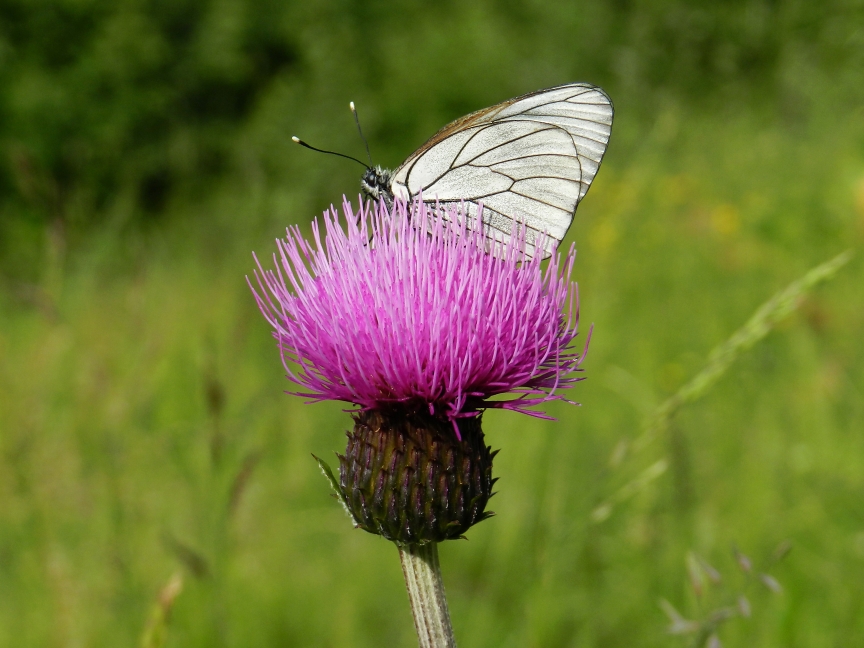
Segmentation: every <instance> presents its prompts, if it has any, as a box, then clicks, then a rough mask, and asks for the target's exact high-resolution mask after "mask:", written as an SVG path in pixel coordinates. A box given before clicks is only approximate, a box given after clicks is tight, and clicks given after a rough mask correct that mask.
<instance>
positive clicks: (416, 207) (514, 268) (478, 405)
mask: <svg viewBox="0 0 864 648" xmlns="http://www.w3.org/2000/svg"><path fill="white" fill-rule="evenodd" d="M343 214H344V218H340V215H339V213H338V212H337V211H336V210H335V209H331V210H330V211H329V212H325V214H324V218H323V222H324V228H323V229H324V232H323V233H322V231H321V228H320V226H319V223H318V222H317V221H316V222H315V223H313V226H312V227H313V236H312V239H313V242H312V243H311V244H310V243H309V242H307V241H306V240H304V238H303V237H302V235H301V233H300V231H299V229H298V228H296V227H293V228H289V230H288V236H287V238H286V239H284V240H280V241H278V242H277V245H278V253H279V254H278V257H277V256H275V255H274V263H275V264H276V269H275V271H274V270H266V271H265V270H264V269H263V268H262V267H261V264H260V263H258V269H257V270H256V272H255V276H256V279H257V286H255V285H252V289H253V292H254V294H255V299H256V301H257V303H258V306H259V308H260V309H261V312H262V313H263V314H264V316H265V318H266V319H267V321H268V322H269V323H270V325H271V326H272V327H273V331H274V336H275V338H276V339H277V341H278V345H279V348H280V350H281V353H282V358H283V364H284V366H285V370H286V372H287V374H288V378H289V379H290V380H291V381H292V382H294V383H295V384H296V385H298V389H296V390H295V391H293V392H289V393H295V394H298V395H301V396H305V397H306V398H308V399H310V400H311V401H320V400H341V401H345V402H348V403H352V404H354V405H356V406H358V409H356V410H354V411H353V416H354V420H355V428H354V430H353V432H350V433H349V434H348V437H349V442H348V448H347V450H346V453H345V456H340V457H339V459H340V479H339V482H338V484H335V486H336V488H337V490H338V492H339V496H340V498H341V499H342V501H343V503H344V504H345V505H346V508H347V509H348V510H349V512H350V513H351V515H352V517H353V519H354V521H355V522H356V524H357V525H358V526H360V527H362V528H364V529H366V530H367V531H370V532H372V533H378V534H381V535H383V536H384V537H386V538H388V539H390V540H393V541H395V542H397V543H400V544H423V543H426V542H438V541H441V540H445V539H449V538H455V537H459V536H461V535H462V534H463V533H464V532H465V531H466V530H467V529H468V528H469V527H470V526H472V525H473V524H475V523H476V522H478V521H480V520H482V519H484V518H486V517H488V516H489V515H490V514H489V513H488V512H487V511H486V510H485V509H486V503H487V502H488V499H489V497H490V496H491V495H492V486H493V484H494V481H495V480H493V479H492V476H491V475H492V458H493V453H492V452H491V449H490V448H489V447H487V446H486V445H485V442H484V438H483V432H482V428H481V425H480V423H481V420H480V419H481V413H482V411H483V410H484V409H486V408H489V407H499V408H505V409H511V410H515V411H517V412H522V413H525V414H530V415H533V416H539V417H543V418H549V417H548V416H546V415H545V414H544V413H543V412H542V411H539V410H536V409H531V408H533V407H536V406H538V405H540V404H542V403H544V402H546V401H550V400H556V399H563V396H562V394H561V390H562V389H565V388H569V387H571V386H572V385H573V384H574V383H575V382H577V381H579V380H581V379H582V378H580V377H578V376H577V374H576V372H578V371H579V364H580V363H581V361H582V359H583V357H584V352H581V353H580V352H578V351H576V350H573V349H572V348H571V347H570V344H571V342H573V340H574V338H575V337H576V335H577V324H578V297H577V292H576V286H575V284H573V283H571V282H570V274H571V270H572V267H573V262H574V259H575V251H574V249H573V248H571V249H570V251H569V253H568V254H567V255H566V256H565V257H564V261H563V264H562V261H561V259H560V258H559V255H557V254H553V255H552V258H551V259H550V260H549V262H548V265H546V267H545V269H544V267H543V266H542V265H541V261H540V259H539V258H529V257H528V256H527V255H526V254H525V232H524V228H516V230H517V231H515V232H514V235H513V236H512V237H511V239H510V241H509V242H508V243H507V244H504V245H501V246H499V247H498V249H497V250H496V253H495V254H490V253H489V250H488V241H487V239H486V237H485V236H484V235H483V233H482V231H483V227H482V225H481V224H480V222H479V221H478V222H476V223H468V222H467V219H466V218H464V217H462V215H461V214H460V213H457V212H456V211H453V210H449V211H444V210H441V211H440V212H439V211H436V210H433V209H431V208H429V207H427V206H426V205H425V204H424V203H422V202H420V201H417V202H415V203H413V204H411V205H406V204H404V203H403V204H398V203H397V204H396V205H395V206H394V208H393V209H392V211H388V210H387V208H386V207H385V206H384V205H383V204H381V205H377V206H373V205H371V204H367V205H366V206H362V207H361V208H360V209H359V211H356V212H355V211H354V210H353V209H352V207H351V205H350V204H349V203H348V202H347V200H346V201H345V202H344V203H343ZM478 218H479V217H478ZM469 225H470V226H469ZM256 262H257V258H256ZM250 285H251V283H250ZM493 397H497V398H495V400H492V399H493Z"/></svg>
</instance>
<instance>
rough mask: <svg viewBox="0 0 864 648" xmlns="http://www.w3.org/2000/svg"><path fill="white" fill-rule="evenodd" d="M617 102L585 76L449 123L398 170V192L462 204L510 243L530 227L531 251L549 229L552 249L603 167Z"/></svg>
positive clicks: (493, 233)
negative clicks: (519, 227) (518, 229)
mask: <svg viewBox="0 0 864 648" xmlns="http://www.w3.org/2000/svg"><path fill="white" fill-rule="evenodd" d="M612 115H613V109H612V102H611V101H610V100H609V97H608V96H606V94H605V93H604V92H603V91H602V90H600V89H599V88H597V87H595V86H592V85H588V84H585V83H571V84H568V85H563V86H558V87H556V88H550V89H548V90H540V91H538V92H532V93H530V94H527V95H524V96H522V97H517V98H515V99H510V100H508V101H505V102H503V103H500V104H497V105H495V106H491V107H489V108H485V109H483V110H479V111H477V112H475V113H471V114H470V115H466V116H465V117H462V118H460V119H457V120H456V121H454V122H452V123H451V124H448V125H447V126H445V127H444V128H442V129H441V130H440V131H438V132H437V133H436V134H435V135H433V136H432V137H431V138H430V139H429V141H427V142H426V143H425V144H424V145H423V146H421V147H420V148H419V149H418V150H417V151H416V152H415V153H414V154H413V155H411V156H410V157H409V158H408V159H407V160H406V161H405V162H404V164H402V166H400V167H399V168H398V169H396V171H395V172H394V174H393V181H392V184H391V190H392V193H393V195H394V196H396V197H398V198H402V199H412V198H414V197H415V196H418V195H421V192H422V196H423V200H424V201H426V202H430V203H434V202H436V201H437V202H439V203H440V204H443V205H453V206H457V207H458V206H459V205H464V207H463V208H464V209H465V211H466V212H468V215H469V216H476V214H477V212H478V210H479V206H480V205H481V204H482V205H483V229H484V233H485V234H486V235H487V236H488V237H489V238H490V239H492V240H494V241H496V242H497V243H502V244H503V243H505V242H506V241H507V240H508V239H509V237H510V233H511V232H512V230H513V226H514V223H520V224H523V225H525V226H526V227H527V230H528V231H527V235H528V236H527V243H528V250H527V252H528V253H529V254H533V250H534V244H535V243H537V241H538V237H539V236H540V235H541V234H544V233H545V234H546V235H547V240H546V242H545V243H544V245H543V248H544V249H543V251H542V253H543V255H544V256H547V255H548V254H549V252H550V250H551V248H552V247H553V246H554V245H555V244H557V243H558V242H559V241H561V239H563V238H564V235H565V234H566V233H567V229H568V228H569V227H570V223H571V222H572V220H573V214H574V212H575V210H576V206H577V205H578V203H579V201H580V200H582V198H584V197H585V193H586V192H587V191H588V187H589V186H590V185H591V182H592V181H593V180H594V176H595V175H596V174H597V169H598V168H599V166H600V161H601V160H602V159H603V154H604V153H605V152H606V145H607V144H608V142H609V135H610V133H611V130H612Z"/></svg>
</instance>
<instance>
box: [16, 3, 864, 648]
mask: <svg viewBox="0 0 864 648" xmlns="http://www.w3.org/2000/svg"><path fill="white" fill-rule="evenodd" d="M573 80H586V81H591V82H593V83H596V84H598V85H601V86H603V87H604V88H605V89H606V90H607V91H608V92H609V94H610V95H611V96H612V97H613V99H614V100H615V104H616V110H617V114H616V123H615V127H614V132H613V141H612V144H611V146H610V149H609V153H608V155H607V158H606V160H605V162H604V165H603V169H602V171H601V173H600V174H599V176H598V179H597V181H596V183H595V185H594V187H593V188H592V190H591V192H590V193H589V195H588V198H587V199H586V201H585V202H584V204H583V205H582V206H581V207H580V210H579V214H578V215H577V218H576V221H575V223H574V227H573V229H572V230H571V234H570V235H569V236H568V240H567V242H568V243H569V241H570V240H574V241H576V242H577V244H578V247H579V251H580V256H579V261H578V263H577V275H578V278H579V280H580V285H581V290H582V317H583V322H584V323H585V325H586V328H587V325H588V324H590V323H593V324H594V325H595V329H594V337H593V338H592V345H591V353H590V356H589V360H588V361H587V363H586V368H587V372H588V374H587V375H588V376H589V380H588V381H586V382H585V383H582V384H581V385H580V389H579V390H577V391H578V394H577V398H578V399H579V400H580V401H581V402H582V403H583V406H582V407H581V408H578V409H577V408H572V407H568V406H565V405H560V406H553V407H552V408H551V410H552V411H553V413H554V414H555V415H556V416H557V417H559V421H558V422H554V423H548V422H542V421H535V420H531V419H527V418H525V417H520V416H518V415H513V414H509V415H508V414H507V413H501V412H490V413H488V414H487V416H486V430H487V435H488V438H489V440H490V442H491V443H492V444H493V446H494V447H496V448H498V447H500V448H501V449H502V451H501V453H500V455H499V457H498V459H497V460H496V474H497V475H498V476H499V477H501V481H500V482H499V495H498V496H497V497H496V498H495V501H494V504H495V506H494V507H493V508H495V510H496V511H497V512H498V516H497V517H496V518H494V519H493V520H491V521H489V522H484V523H483V524H482V525H479V526H478V527H477V528H475V529H473V530H472V531H471V534H470V540H469V541H468V542H453V543H448V544H447V545H445V546H444V547H442V562H443V566H444V570H445V580H446V582H447V585H448V591H449V594H450V596H451V605H452V608H453V615H454V624H455V628H456V633H457V637H458V639H459V640H460V645H464V646H471V647H473V646H490V647H491V646H520V647H521V646H543V647H554V646H562V647H564V646H577V645H578V646H604V647H606V646H628V647H629V646H665V645H676V644H678V643H679V641H678V638H677V637H670V636H668V635H667V634H666V632H665V628H666V625H667V620H666V618H665V616H664V615H663V613H662V611H661V610H660V608H659V607H658V606H657V600H658V599H659V598H661V597H662V598H665V599H668V600H669V601H671V602H672V603H673V604H674V605H675V607H677V608H678V609H679V610H681V611H682V612H683V613H686V614H688V615H696V614H697V611H696V607H697V604H699V601H698V600H697V599H698V598H699V597H697V596H696V594H695V592H694V589H693V587H692V586H691V585H689V584H688V576H687V573H688V571H687V564H688V562H687V556H688V552H690V551H692V552H695V554H693V555H696V554H698V555H700V556H703V557H704V558H705V559H707V560H708V561H709V562H711V563H712V564H714V565H715V566H717V567H718V568H720V569H721V571H722V572H723V574H724V577H725V578H726V580H727V581H730V580H731V581H733V583H730V584H729V585H730V587H733V588H734V580H735V571H736V569H737V568H736V567H735V566H734V565H735V562H734V560H733V558H732V555H731V552H730V549H729V548H730V546H731V545H732V543H737V545H738V546H740V547H741V548H742V550H743V551H745V552H746V553H748V554H750V555H752V556H753V558H754V560H757V561H758V559H759V558H760V557H767V556H769V555H770V554H771V552H772V551H773V550H774V548H775V547H776V546H777V545H778V544H779V543H780V542H781V541H783V540H787V539H788V540H791V541H792V543H793V546H794V549H793V550H792V552H791V554H790V555H789V556H788V557H787V558H786V560H785V561H784V562H783V563H781V564H780V565H779V566H777V567H776V568H775V569H774V571H773V572H772V573H773V574H774V576H775V577H776V578H777V579H778V580H779V581H780V582H781V583H782V584H783V586H784V590H783V593H782V594H780V595H771V594H770V592H768V591H767V590H765V591H764V592H763V591H762V590H760V589H759V588H754V589H753V590H752V591H751V592H749V593H748V595H749V596H750V598H751V603H752V605H753V609H754V614H753V617H752V618H750V619H748V620H740V621H739V622H736V623H730V624H729V625H728V626H726V627H724V628H723V629H722V631H721V637H722V639H723V641H724V643H725V645H728V646H754V645H758V646H808V647H811V646H813V647H820V646H837V645H843V646H848V645H856V644H859V643H862V641H864V621H862V619H864V614H862V610H861V601H862V600H864V596H862V594H864V591H862V584H861V579H860V578H858V577H857V575H858V574H860V573H861V570H862V568H864V515H862V513H861V510H862V509H861V506H860V502H861V497H862V495H864V440H862V437H861V433H860V429H861V421H862V418H864V374H862V369H861V367H862V366H864V362H862V360H864V358H862V355H864V354H862V349H861V344H860V331H861V330H862V325H864V307H862V300H861V291H860V288H859V287H860V286H861V285H862V280H864V276H862V272H864V271H862V267H861V262H860V260H853V261H852V263H851V264H850V265H849V266H847V267H846V268H845V269H843V270H841V271H840V273H839V274H838V276H837V277H836V278H835V279H834V280H833V281H832V282H830V283H829V284H827V285H825V286H822V287H820V288H818V289H816V290H815V291H814V292H813V293H812V294H810V296H808V297H807V298H806V299H805V300H804V301H803V302H801V303H800V304H799V308H798V309H797V311H796V313H795V314H793V315H792V316H791V317H789V318H787V319H785V320H783V322H781V324H780V325H779V327H778V328H777V330H775V331H773V332H772V333H771V334H770V335H769V336H768V337H767V338H766V339H765V340H764V341H763V342H761V343H760V344H759V345H758V346H756V347H755V348H754V349H753V350H751V351H750V352H748V353H747V354H746V355H744V356H743V357H741V358H740V359H739V360H738V361H737V363H736V364H734V365H733V366H732V367H731V369H730V370H729V372H728V373H727V374H726V376H725V377H724V378H723V379H722V380H721V381H720V382H719V383H717V385H716V386H715V387H714V388H713V390H712V391H711V392H710V393H709V394H708V395H707V396H705V397H704V398H703V399H702V400H700V401H698V402H696V403H692V404H690V405H687V406H686V407H684V408H683V409H682V410H681V411H680V412H679V413H678V415H677V416H676V417H675V418H674V419H673V420H672V423H671V425H670V427H669V428H668V430H666V431H665V433H664V434H663V435H661V436H660V437H659V438H657V439H656V440H655V441H654V443H652V444H650V445H649V446H647V447H646V448H645V449H643V450H642V451H640V452H636V453H631V454H630V455H628V457H627V458H626V459H625V460H623V461H618V460H617V459H618V457H620V453H616V448H619V449H620V448H621V447H622V445H621V444H622V442H628V441H632V440H634V439H636V438H637V437H639V435H640V433H641V430H642V425H643V421H644V419H645V417H646V416H648V415H649V414H650V412H651V411H653V408H654V407H656V406H657V405H658V404H659V403H661V402H662V401H663V400H665V398H666V397H668V396H669V395H670V394H672V393H674V392H675V391H676V390H677V389H678V388H679V387H681V385H682V384H684V383H685V382H686V381H687V380H688V379H689V378H690V377H691V376H693V375H694V374H695V373H697V372H698V371H699V370H700V369H701V367H702V366H703V365H704V362H705V358H706V357H707V355H708V353H709V351H710V350H711V349H712V348H713V347H714V346H716V345H717V344H719V343H720V342H722V341H723V340H724V339H726V338H727V337H728V336H729V335H731V334H732V333H733V331H735V330H736V329H737V328H738V327H739V326H740V325H741V324H742V323H743V322H744V321H745V320H746V319H747V318H748V317H749V316H750V315H751V314H752V313H753V312H754V311H755V310H756V309H757V307H758V306H759V305H760V304H761V303H762V302H764V301H765V300H766V299H768V297H769V296H771V295H772V294H773V293H775V292H776V291H778V290H779V289H781V288H782V287H783V286H785V285H787V284H788V283H790V282H791V281H792V280H794V279H796V278H798V277H800V276H801V275H803V274H804V273H805V272H806V271H807V270H808V269H809V268H811V267H812V266H814V265H816V264H818V263H820V262H822V261H824V260H826V259H828V258H830V257H833V256H834V255H835V254H837V253H839V252H841V251H842V250H844V249H847V248H853V249H857V248H860V247H861V244H862V236H864V119H862V118H864V110H862V99H864V96H862V95H864V90H862V88H864V5H862V3H861V2H860V1H857V0H826V1H825V2H822V3H809V2H799V1H796V0H777V1H774V2H767V1H755V0H748V1H743V0H742V1H729V2H724V3H715V4H714V5H706V4H704V3H698V2H688V1H684V0H667V1H662V0H654V1H650V2H649V1H643V2H628V1H616V2H606V3H588V2H557V3H550V2H539V1H538V2H534V1H530V0H524V1H514V0H499V1H491V0H479V1H477V2H472V3H470V4H469V3H456V2H439V3H420V2H411V1H407V0H400V1H398V2H389V3H381V2H369V1H367V2H349V1H348V0H322V1H320V2H316V3H297V2H295V3H286V2H275V1H272V0H247V1H245V2H224V1H219V0H212V1H207V0H196V1H192V0H181V1H174V2H164V1H160V0H149V1H148V0H115V1H114V2H106V1H104V0H37V1H36V2H34V1H32V0H3V2H2V3H0V462H2V469H0V644H2V645H10V646H11V645H15V646H31V645H32V646H78V645H134V644H135V643H137V642H139V640H140V638H141V636H142V633H144V632H145V626H146V625H147V624H148V619H150V621H149V623H151V626H152V623H153V619H163V617H164V619H163V621H164V620H165V619H167V622H168V625H167V634H166V635H165V637H167V639H166V640H167V643H166V645H168V646H244V647H245V646H271V645H302V646H381V645H388V646H390V645H412V643H413V642H414V639H413V629H412V627H411V620H410V614H409V611H408V606H407V601H406V600H405V594H404V592H403V589H402V587H403V586H402V584H401V574H400V572H399V567H398V561H397V559H396V554H395V550H394V549H393V548H392V547H391V546H389V545H388V544H387V543H386V542H384V541H382V540H379V539H377V538H374V537H372V536H369V535H367V534H364V533H362V532H359V531H353V530H352V529H351V528H350V525H349V524H348V522H347V520H346V519H345V518H344V514H343V513H342V512H341V510H340V509H339V507H338V506H337V505H336V504H335V503H334V502H333V501H332V500H330V498H329V497H328V495H327V493H328V487H327V484H326V482H325V481H324V479H323V478H322V477H321V476H320V474H319V473H318V472H317V467H316V466H315V463H314V461H313V460H312V458H311V457H310V453H311V452H315V453H316V454H319V455H321V456H326V455H327V454H328V453H329V452H331V451H333V450H341V449H342V446H343V445H344V441H343V439H344V437H343V436H342V434H343V431H344V430H345V428H346V427H347V426H348V424H349V420H348V418H347V417H346V415H345V414H344V413H342V411H341V407H340V406H339V405H335V404H334V405H332V406H330V405H316V406H305V405H303V404H302V403H301V402H300V401H299V400H297V399H294V398H290V397H287V396H284V395H283V394H281V390H282V389H284V388H286V383H285V382H284V380H283V378H282V370H281V368H280V365H279V361H278V357H277V354H276V352H275V349H274V347H273V343H272V341H271V339H270V338H269V334H268V331H267V328H266V326H265V324H264V322H263V320H262V319H261V317H260V316H259V315H258V314H257V312H256V311H255V308H254V304H253V301H252V299H251V297H250V295H249V294H248V289H247V288H246V286H245V283H244V275H245V274H246V273H247V272H249V270H250V269H251V267H252V262H251V257H250V251H251V250H256V251H258V252H259V253H260V254H262V255H266V254H267V253H268V251H270V250H272V249H273V247H272V240H273V238H274V237H276V236H279V235H280V233H281V232H282V231H284V227H285V226H286V225H289V224H294V223H300V224H301V225H302V226H304V227H305V226H306V224H308V223H309V222H310V221H311V219H312V217H314V215H316V214H318V213H320V211H321V210H322V209H323V208H325V207H326V206H327V205H329V204H330V203H331V202H337V203H338V201H339V200H340V198H341V195H342V194H343V193H347V194H348V195H349V196H353V195H354V192H356V191H357V186H358V185H357V178H358V175H359V173H358V172H359V168H358V167H356V166H355V165H352V164H350V163H347V162H345V161H343V160H339V159H335V158H333V159H331V158H326V157H323V156H319V157H316V156H315V155H314V154H312V153H310V152H308V151H303V150H301V149H299V148H297V147H294V146H292V145H291V143H290V136H291V135H292V134H297V135H300V136H302V137H303V138H304V139H307V140H308V141H310V142H312V143H313V144H317V145H320V146H324V147H329V148H336V149H338V150H341V151H345V152H347V153H352V154H358V155H360V154H361V153H362V144H361V143H360V141H359V138H357V135H356V132H355V130H354V126H353V123H352V121H351V118H350V115H349V113H348V111H347V103H348V101H349V100H354V101H355V102H356V103H357V105H358V107H359V110H360V115H361V118H362V120H363V123H364V128H365V130H366V132H367V135H368V136H369V139H370V144H371V148H372V154H373V157H374V158H375V161H376V162H378V163H381V164H384V165H388V166H395V165H396V164H398V163H399V162H400V161H401V159H403V158H404V157H405V156H406V155H407V154H408V153H409V152H410V151H412V150H413V148H414V147H416V146H418V145H419V144H420V143H422V141H423V140H424V139H425V138H426V137H427V136H428V135H430V134H431V133H432V132H434V130H436V129H437V128H438V127H440V126H441V125H442V124H444V123H446V122H447V121H448V120H450V119H453V118H456V117H458V116H460V115H462V114H464V113H467V112H469V111H471V110H474V109H477V108H480V107H483V106H486V105H490V104H492V103H494V102H496V101H500V100H502V99H505V98H507V97H511V96H515V95H517V94H521V93H523V92H527V91H530V90H534V89H537V88H542V87H547V86H551V85H555V84H558V83H563V82H567V81H573ZM658 461H663V462H665V465H666V466H668V469H667V470H666V471H665V472H663V473H662V474H657V475H655V477H654V478H653V479H651V480H648V481H647V482H646V483H645V484H644V485H643V486H642V487H641V488H638V489H636V493H635V495H634V496H632V497H629V498H627V499H626V501H623V502H622V503H621V504H620V505H619V506H617V507H616V508H615V510H614V511H613V513H612V515H611V516H610V517H609V518H608V519H606V520H604V521H602V522H597V521H596V520H592V517H591V513H592V511H594V510H596V507H597V506H598V505H599V504H601V503H602V502H604V501H607V500H608V499H609V498H610V497H614V494H615V493H618V492H620V489H621V487H622V486H626V484H628V483H632V480H633V479H637V478H638V477H639V475H644V474H645V473H644V472H643V471H644V470H645V469H646V468H650V467H651V466H654V465H657V462H658ZM690 562H691V563H692V562H693V561H692V560H691V561H690ZM175 573H179V575H180V580H182V583H183V584H182V590H178V587H177V583H178V582H179V581H178V580H177V579H174V580H171V578H172V575H173V574H175ZM166 583H167V584H168V586H167V589H165V590H163V586H166ZM763 589H764V588H763ZM160 591H162V592H163V596H162V599H161V601H162V603H158V601H159V600H160V599H158V595H159V592H160ZM166 601H167V603H166ZM154 602H157V603H156V608H153V606H154ZM160 605H163V607H164V609H165V610H168V608H173V609H171V610H170V614H167V615H162V616H160V614H161V613H160V612H159V610H160V609H163V608H160V607H159V606H160ZM700 605H702V606H703V608H704V609H707V608H705V606H707V605H708V603H707V602H706V603H701V604H700ZM154 609H155V611H154ZM160 623H161V621H160ZM159 636H161V635H160V634H159V632H155V633H154V632H151V633H150V634H149V637H150V639H148V640H152V641H156V642H158V641H159V640H160V639H159ZM153 637H156V639H153ZM153 645H155V644H153Z"/></svg>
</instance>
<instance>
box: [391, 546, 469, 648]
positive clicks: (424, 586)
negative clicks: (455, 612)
mask: <svg viewBox="0 0 864 648" xmlns="http://www.w3.org/2000/svg"><path fill="white" fill-rule="evenodd" d="M398 547H399V559H400V560H401V561H402V573H403V574H404V575H405V586H406V587H407V588H408V600H409V601H410V602H411V612H412V613H413V614H414V629H415V630H417V638H418V639H419V641H420V648H456V639H455V638H454V637H453V627H452V626H451V625H450V611H449V610H448V609H447V598H446V597H445V595H444V581H442V580H441V565H440V564H439V563H438V543H437V542H428V543H426V544H423V545H417V544H410V545H398Z"/></svg>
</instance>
